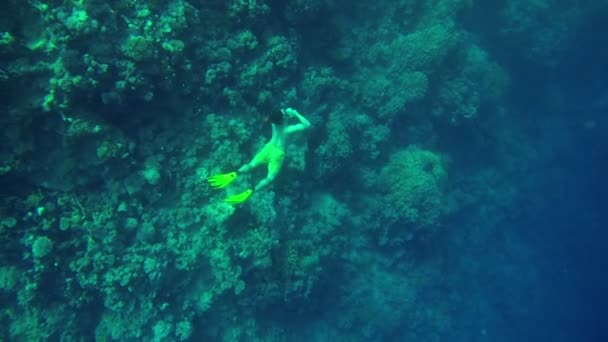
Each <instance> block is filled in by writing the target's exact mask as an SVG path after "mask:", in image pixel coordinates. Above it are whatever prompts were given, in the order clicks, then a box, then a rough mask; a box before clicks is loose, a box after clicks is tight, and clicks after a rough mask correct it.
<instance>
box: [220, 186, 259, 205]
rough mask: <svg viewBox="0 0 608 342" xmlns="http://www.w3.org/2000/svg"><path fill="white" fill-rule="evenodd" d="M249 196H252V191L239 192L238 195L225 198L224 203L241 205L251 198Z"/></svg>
mask: <svg viewBox="0 0 608 342" xmlns="http://www.w3.org/2000/svg"><path fill="white" fill-rule="evenodd" d="M251 194H253V190H252V189H247V190H245V191H243V192H241V193H240V194H236V195H232V196H228V197H226V202H228V203H230V204H241V203H243V202H245V201H246V200H247V199H248V198H249V197H251Z"/></svg>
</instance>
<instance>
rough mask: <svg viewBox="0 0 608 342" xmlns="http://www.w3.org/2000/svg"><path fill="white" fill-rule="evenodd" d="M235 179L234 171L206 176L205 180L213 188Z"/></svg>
mask: <svg viewBox="0 0 608 342" xmlns="http://www.w3.org/2000/svg"><path fill="white" fill-rule="evenodd" d="M235 179H236V172H228V173H222V174H221V175H215V176H211V177H209V178H207V182H209V185H211V187H213V188H214V189H221V188H223V187H225V186H227V185H228V184H230V183H232V181H233V180H235Z"/></svg>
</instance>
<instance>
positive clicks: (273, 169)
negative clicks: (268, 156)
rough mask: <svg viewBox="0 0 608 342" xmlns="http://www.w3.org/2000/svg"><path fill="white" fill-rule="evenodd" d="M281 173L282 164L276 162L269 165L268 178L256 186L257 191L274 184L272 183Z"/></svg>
mask: <svg viewBox="0 0 608 342" xmlns="http://www.w3.org/2000/svg"><path fill="white" fill-rule="evenodd" d="M279 171H281V164H280V163H276V162H274V163H273V162H270V163H268V174H266V178H264V179H262V180H261V181H260V182H259V183H258V184H257V185H256V186H255V191H258V190H260V189H263V188H264V187H266V186H267V185H268V184H270V183H272V181H274V179H275V178H277V175H278V174H279Z"/></svg>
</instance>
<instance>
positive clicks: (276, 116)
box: [267, 107, 284, 125]
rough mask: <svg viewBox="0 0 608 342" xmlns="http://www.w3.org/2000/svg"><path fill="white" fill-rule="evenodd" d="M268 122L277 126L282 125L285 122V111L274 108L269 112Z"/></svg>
mask: <svg viewBox="0 0 608 342" xmlns="http://www.w3.org/2000/svg"><path fill="white" fill-rule="evenodd" d="M267 120H268V121H270V122H272V123H273V124H275V125H281V124H282V123H283V120H284V115H283V111H282V110H281V109H280V108H278V107H277V108H272V109H270V111H269V112H268V116H267Z"/></svg>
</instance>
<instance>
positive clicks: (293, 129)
mask: <svg viewBox="0 0 608 342" xmlns="http://www.w3.org/2000/svg"><path fill="white" fill-rule="evenodd" d="M285 114H287V115H289V116H290V117H295V118H297V119H298V120H300V123H298V124H295V125H291V126H287V128H285V133H294V132H299V131H303V130H305V129H307V128H308V127H310V121H308V119H307V118H305V117H304V116H303V115H302V114H300V113H298V111H297V110H295V109H293V108H287V109H285Z"/></svg>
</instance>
